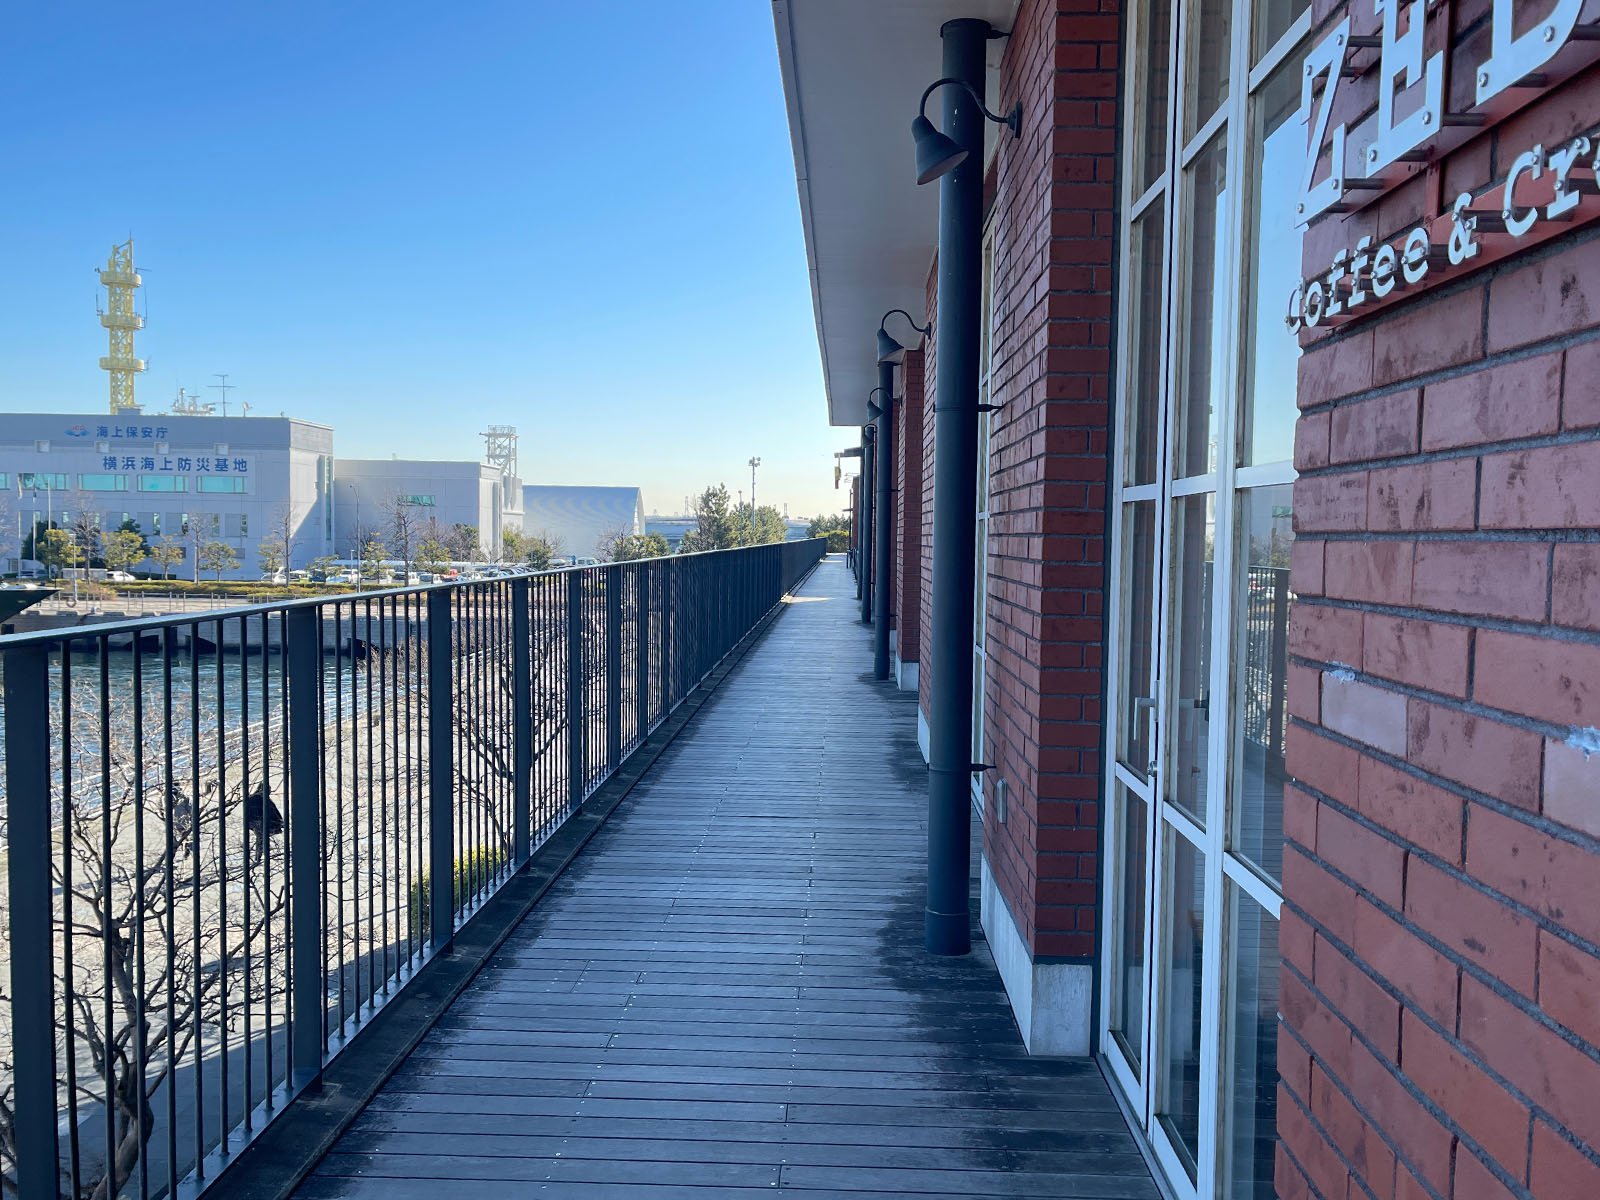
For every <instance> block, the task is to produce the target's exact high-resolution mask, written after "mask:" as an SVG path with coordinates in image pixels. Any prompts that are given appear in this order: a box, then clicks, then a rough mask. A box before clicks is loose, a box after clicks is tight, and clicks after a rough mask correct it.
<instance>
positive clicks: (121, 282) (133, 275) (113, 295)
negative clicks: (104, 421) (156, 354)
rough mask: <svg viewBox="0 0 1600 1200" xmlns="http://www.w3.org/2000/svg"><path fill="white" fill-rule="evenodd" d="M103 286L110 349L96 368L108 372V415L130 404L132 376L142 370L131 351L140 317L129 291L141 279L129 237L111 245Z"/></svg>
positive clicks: (104, 322)
mask: <svg viewBox="0 0 1600 1200" xmlns="http://www.w3.org/2000/svg"><path fill="white" fill-rule="evenodd" d="M100 282H101V283H102V284H104V285H105V289H106V310H105V311H104V312H102V313H101V314H100V324H102V325H104V326H105V327H106V329H107V330H109V331H110V335H111V353H110V354H108V355H106V356H105V357H104V358H102V359H101V360H100V369H101V370H102V371H107V372H109V373H110V375H111V415H112V416H116V414H117V413H119V412H121V411H122V410H123V409H127V408H133V407H134V399H133V377H134V376H135V375H137V374H138V373H139V372H140V371H143V370H144V359H142V358H135V357H134V355H133V333H134V330H136V329H143V328H144V318H143V317H141V316H140V315H139V314H138V313H136V312H134V311H133V293H134V290H135V289H136V288H138V286H139V285H140V284H141V283H143V282H144V281H143V280H142V279H140V278H139V276H138V273H137V272H135V271H134V269H133V239H132V238H129V239H128V240H127V241H125V242H123V243H122V245H120V246H113V247H111V257H110V258H108V259H106V265H105V268H104V269H103V270H102V271H101V272H100Z"/></svg>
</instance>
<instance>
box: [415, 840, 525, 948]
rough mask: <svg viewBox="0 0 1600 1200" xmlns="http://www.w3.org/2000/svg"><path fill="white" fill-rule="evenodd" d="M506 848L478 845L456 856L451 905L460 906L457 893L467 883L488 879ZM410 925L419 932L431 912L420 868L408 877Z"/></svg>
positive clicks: (429, 892)
mask: <svg viewBox="0 0 1600 1200" xmlns="http://www.w3.org/2000/svg"><path fill="white" fill-rule="evenodd" d="M505 861H506V851H505V849H504V848H503V847H500V846H478V847H476V848H475V849H473V850H470V851H468V852H467V854H466V855H465V856H463V857H461V858H458V859H456V881H455V889H454V891H453V893H452V894H453V896H454V897H455V906H456V907H457V908H459V907H460V906H461V897H462V895H463V894H464V893H465V892H466V890H467V889H468V888H469V887H474V886H477V887H481V886H483V884H484V883H485V882H486V881H487V880H489V879H492V878H493V877H494V875H495V873H496V872H497V871H499V870H500V868H501V866H503V865H504V864H505ZM408 907H409V911H410V913H411V928H412V929H413V930H414V931H417V932H418V933H419V934H420V931H421V930H423V929H425V928H427V927H428V920H429V917H430V916H431V915H432V912H433V892H432V890H431V884H430V881H429V878H428V872H427V871H426V870H424V871H423V872H422V873H421V874H420V875H418V876H417V877H416V879H415V880H413V881H412V884H411V902H410V905H409V906H408Z"/></svg>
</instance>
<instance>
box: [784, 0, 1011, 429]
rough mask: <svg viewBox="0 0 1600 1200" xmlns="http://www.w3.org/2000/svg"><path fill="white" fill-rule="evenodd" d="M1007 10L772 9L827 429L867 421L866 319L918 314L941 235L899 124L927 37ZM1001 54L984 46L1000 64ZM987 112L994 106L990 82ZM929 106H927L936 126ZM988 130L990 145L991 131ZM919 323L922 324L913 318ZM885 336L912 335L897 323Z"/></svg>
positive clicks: (954, 2) (879, 0)
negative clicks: (961, 20) (953, 23)
mask: <svg viewBox="0 0 1600 1200" xmlns="http://www.w3.org/2000/svg"><path fill="white" fill-rule="evenodd" d="M1017 5H1018V0H772V19H773V24H774V26H775V28H776V31H777V36H778V60H779V64H780V67H781V69H782V71H783V91H784V97H785V100H786V102H787V105H788V109H789V136H790V139H791V141H792V142H793V144H794V169H795V179H796V181H797V183H798V184H799V188H800V221H801V224H802V225H803V227H804V230H805V239H806V264H807V266H808V268H809V269H810V272H811V303H812V307H813V309H814V311H815V313H816V320H817V342H818V344H819V345H820V347H821V350H822V378H823V385H824V387H825V388H826V389H827V394H828V419H829V421H830V422H831V423H832V424H834V425H842V426H851V425H860V424H861V423H862V422H864V421H865V420H866V410H867V393H869V392H870V391H871V390H872V389H873V388H874V387H876V386H877V383H878V375H877V330H878V320H879V318H881V317H882V316H883V314H884V313H885V312H886V311H888V310H889V309H891V308H903V309H906V310H907V311H908V312H910V313H911V314H912V315H913V316H916V317H919V318H920V316H921V314H922V312H923V309H924V306H925V297H926V294H927V293H926V288H927V281H928V269H929V267H931V266H932V264H933V256H934V250H935V248H936V245H937V243H938V234H939V188H938V185H937V184H928V185H927V186H925V187H918V186H917V183H916V179H915V172H914V170H913V167H912V162H913V149H912V143H911V119H912V118H913V117H915V116H916V115H917V100H918V98H919V97H920V96H921V95H922V89H923V88H925V87H927V86H928V84H930V83H932V82H933V81H934V80H935V79H937V78H939V70H940V66H941V63H942V62H943V49H942V47H941V44H940V40H939V27H940V26H941V25H943V24H944V23H945V22H946V21H949V20H953V19H955V18H957V17H980V18H982V19H984V20H986V21H988V22H989V23H990V24H991V25H992V26H994V28H995V29H996V30H998V31H1001V32H1009V31H1010V29H1011V24H1012V21H1013V20H1014V18H1015V16H1016V10H1017ZM1004 47H1005V42H1004V41H1003V40H999V39H997V40H995V41H992V42H991V43H990V44H989V64H990V66H991V68H992V67H995V66H998V65H999V61H1000V56H1001V54H1002V53H1003V51H1004ZM987 90H988V102H989V107H990V108H991V109H992V108H994V107H995V104H996V96H995V91H996V74H995V72H994V71H993V70H991V71H990V74H989V87H988V89H987ZM938 105H939V97H938V94H937V93H935V94H934V96H932V97H930V98H929V101H928V106H929V112H930V114H932V115H933V117H934V121H935V123H937V122H938V113H939V107H938ZM995 128H996V127H993V126H991V128H990V131H989V136H990V144H991V145H992V144H993V137H994V129H995ZM918 323H919V324H920V323H921V321H920V320H919V321H918ZM889 332H890V333H892V334H894V336H895V337H896V338H898V339H899V340H900V341H902V342H905V343H906V344H907V345H915V344H916V341H915V339H916V336H917V335H916V334H915V333H914V332H913V331H912V330H910V329H909V328H908V327H907V326H906V324H905V323H904V321H903V320H902V319H901V318H899V317H896V318H894V320H893V321H892V322H891V324H890V326H889Z"/></svg>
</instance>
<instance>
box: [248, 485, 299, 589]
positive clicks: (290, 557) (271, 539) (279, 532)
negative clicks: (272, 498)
mask: <svg viewBox="0 0 1600 1200" xmlns="http://www.w3.org/2000/svg"><path fill="white" fill-rule="evenodd" d="M294 535H295V521H294V509H293V508H292V507H291V506H290V505H289V504H287V503H284V504H280V505H279V506H278V507H277V508H276V509H275V510H274V511H273V514H272V523H271V524H270V525H269V526H267V536H266V537H264V538H262V539H261V544H260V545H259V546H258V547H257V548H256V563H257V565H259V566H260V567H261V569H262V571H264V572H265V573H266V574H268V575H276V574H277V573H278V572H279V571H284V572H287V571H288V570H289V568H290V567H292V566H293V565H294Z"/></svg>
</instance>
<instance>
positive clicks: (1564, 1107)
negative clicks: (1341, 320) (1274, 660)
mask: <svg viewBox="0 0 1600 1200" xmlns="http://www.w3.org/2000/svg"><path fill="white" fill-rule="evenodd" d="M1479 9H1481V6H1475V7H1474V12H1475V13H1476V12H1478V11H1479ZM1338 15H1339V13H1338V12H1336V13H1335V14H1334V18H1335V19H1336V18H1337V16H1338ZM1597 113H1600V69H1596V70H1591V71H1590V72H1589V73H1587V74H1586V75H1583V76H1580V77H1579V78H1577V79H1576V80H1574V81H1572V82H1571V83H1569V84H1567V85H1566V86H1564V87H1562V88H1560V89H1557V90H1556V91H1554V92H1552V93H1551V94H1550V95H1549V96H1547V97H1546V98H1544V99H1543V100H1541V101H1540V102H1539V103H1537V104H1536V105H1534V106H1533V107H1531V108H1529V109H1527V110H1524V111H1523V113H1521V114H1520V115H1518V116H1516V117H1513V118H1511V119H1509V120H1508V121H1506V122H1504V123H1503V124H1501V125H1500V126H1498V127H1496V128H1495V129H1493V130H1490V131H1488V132H1486V133H1485V134H1483V135H1481V136H1480V137H1479V138H1477V139H1476V140H1475V141H1473V142H1472V143H1469V144H1468V145H1467V146H1465V147H1462V148H1461V149H1460V150H1458V151H1457V152H1456V153H1455V154H1454V155H1453V156H1451V158H1450V159H1449V160H1447V163H1446V165H1445V167H1444V171H1443V175H1444V181H1445V184H1446V188H1445V192H1446V194H1447V195H1452V196H1453V195H1454V194H1455V193H1456V192H1457V191H1459V190H1473V191H1480V190H1482V189H1483V188H1484V187H1485V186H1486V185H1487V184H1488V183H1489V181H1490V179H1491V178H1495V177H1499V178H1503V175H1504V171H1505V169H1506V167H1507V165H1508V163H1509V160H1510V156H1512V155H1514V154H1516V153H1519V152H1521V151H1522V150H1525V149H1527V148H1528V147H1530V146H1532V145H1533V144H1535V143H1537V142H1541V141H1542V142H1543V143H1544V144H1545V145H1546V146H1550V145H1552V143H1555V142H1558V141H1560V140H1561V139H1563V138H1566V137H1569V136H1571V135H1573V134H1575V133H1579V132H1584V131H1585V130H1586V129H1587V128H1588V126H1589V125H1591V124H1592V123H1593V120H1594V118H1595V116H1596V114H1597ZM1424 188H1425V181H1424V180H1423V179H1422V178H1421V177H1419V179H1418V180H1417V181H1416V182H1415V183H1414V184H1407V185H1406V186H1405V187H1403V188H1401V189H1398V190H1397V191H1395V192H1393V193H1391V194H1390V195H1389V196H1387V197H1385V198H1384V199H1383V200H1382V201H1380V202H1379V203H1377V204H1374V205H1371V206H1369V207H1368V208H1366V209H1364V210H1362V211H1359V212H1356V213H1353V214H1349V215H1348V216H1342V217H1341V216H1333V217H1329V218H1326V219H1325V220H1323V221H1322V222H1320V223H1318V224H1317V225H1315V226H1314V227H1313V228H1312V229H1311V230H1310V231H1309V232H1308V235H1307V237H1306V244H1305V265H1306V273H1307V274H1310V273H1312V272H1313V271H1314V270H1316V269H1317V268H1318V267H1325V266H1326V263H1327V261H1328V258H1329V248H1330V247H1331V246H1333V245H1334V244H1335V243H1337V244H1338V245H1341V246H1342V245H1346V244H1350V243H1353V241H1354V239H1355V238H1357V237H1359V236H1360V235H1361V234H1362V233H1373V234H1377V235H1380V236H1387V235H1390V234H1393V233H1395V232H1396V231H1399V230H1403V229H1404V228H1405V227H1407V226H1409V225H1410V224H1411V223H1412V222H1413V221H1414V220H1415V219H1416V218H1417V217H1418V216H1419V214H1420V209H1421V206H1422V204H1423V202H1424ZM1345 239H1349V241H1348V242H1347V241H1346V240H1345ZM1597 397H1600V226H1588V227H1585V228H1580V229H1575V230H1573V231H1571V232H1570V233H1568V234H1566V235H1564V236H1563V237H1561V238H1560V239H1558V240H1556V241H1553V242H1550V243H1547V244H1546V245H1544V246H1542V247H1540V248H1538V249H1535V250H1532V251H1530V252H1528V253H1525V254H1521V255H1518V256H1514V257H1511V258H1509V259H1507V260H1505V261H1503V262H1502V263H1500V264H1498V265H1497V266H1494V267H1491V268H1487V269H1485V270H1482V271H1480V272H1478V273H1477V274H1473V275H1468V276H1464V277H1462V278H1461V279H1459V280H1458V281H1457V282H1455V283H1453V284H1450V285H1447V286H1444V287H1441V288H1438V289H1435V290H1433V291H1429V292H1427V293H1425V294H1422V295H1419V296H1416V297H1414V298H1413V299H1411V300H1410V301H1408V302H1406V303H1403V304H1401V305H1398V306H1396V307H1395V308H1393V309H1391V310H1388V311H1386V312H1384V313H1381V314H1377V315H1375V316H1374V317H1373V318H1370V319H1367V320H1364V321H1359V322H1356V323H1354V324H1352V325H1351V326H1348V327H1346V328H1345V329H1343V330H1341V331H1339V332H1337V333H1335V334H1332V335H1330V336H1326V337H1325V338H1323V339H1322V340H1320V341H1319V342H1317V344H1315V345H1314V346H1313V347H1311V348H1309V349H1308V351H1307V353H1306V354H1305V355H1304V357H1303V358H1302V360H1301V367H1300V389H1299V403H1300V406H1301V409H1302V415H1301V417H1300V420H1299V424H1298V430H1297V438H1296V451H1295V457H1296V465H1297V467H1298V468H1299V469H1300V471H1301V476H1300V480H1299V482H1298V483H1297V484H1296V487H1295V520H1296V526H1297V541H1296V543H1295V547H1294V559H1293V561H1294V566H1293V586H1294V589H1295V591H1296V592H1297V593H1298V602H1297V604H1296V606H1295V613H1294V619H1293V627H1292V630H1291V635H1290V638H1291V641H1290V652H1291V656H1292V664H1291V667H1290V677H1289V687H1288V693H1289V695H1288V703H1289V707H1290V710H1291V713H1292V716H1293V722H1294V723H1293V727H1292V729H1291V731H1290V733H1289V741H1288V766H1289V770H1290V773H1291V774H1292V775H1293V776H1294V777H1295V778H1296V779H1297V780H1298V784H1299V786H1298V787H1296V788H1292V789H1291V790H1290V792H1289V794H1288V796H1287V797H1286V800H1285V814H1284V827H1285V831H1286V836H1287V842H1288V845H1287V848H1286V854H1285V864H1284V886H1285V890H1286V903H1285V907H1284V913H1283V921H1282V926H1281V942H1282V946H1281V949H1282V955H1283V963H1284V966H1283V973H1282V984H1283V998H1282V1013H1283V1026H1282V1027H1281V1029H1280V1040H1279V1062H1280V1069H1281V1073H1282V1085H1281V1092H1280V1096H1279V1133H1280V1146H1279V1160H1278V1173H1277V1184H1278V1188H1279V1191H1280V1194H1282V1195H1283V1196H1286V1197H1296V1196H1305V1195H1313V1194H1314V1195H1320V1196H1323V1197H1334V1196H1338V1197H1346V1196H1348V1197H1351V1198H1352V1200H1354V1198H1356V1197H1366V1196H1371V1197H1382V1198H1387V1197H1390V1196H1395V1197H1423V1196H1433V1197H1449V1198H1457V1197H1459V1198H1462V1200H1465V1198H1467V1197H1508V1196H1516V1197H1529V1196H1537V1197H1540V1198H1541V1200H1545V1198H1548V1200H1555V1198H1558V1197H1573V1198H1576V1197H1587V1196H1600V1156H1597V1155H1596V1153H1595V1151H1594V1149H1593V1147H1596V1146H1600V1104H1597V1103H1596V1101H1595V1097H1596V1096H1600V757H1595V758H1591V757H1590V755H1589V754H1588V753H1587V750H1588V749H1597V748H1600V743H1596V742H1595V741H1594V740H1593V739H1594V736H1595V735H1594V727H1595V726H1596V725H1600V399H1597Z"/></svg>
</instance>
